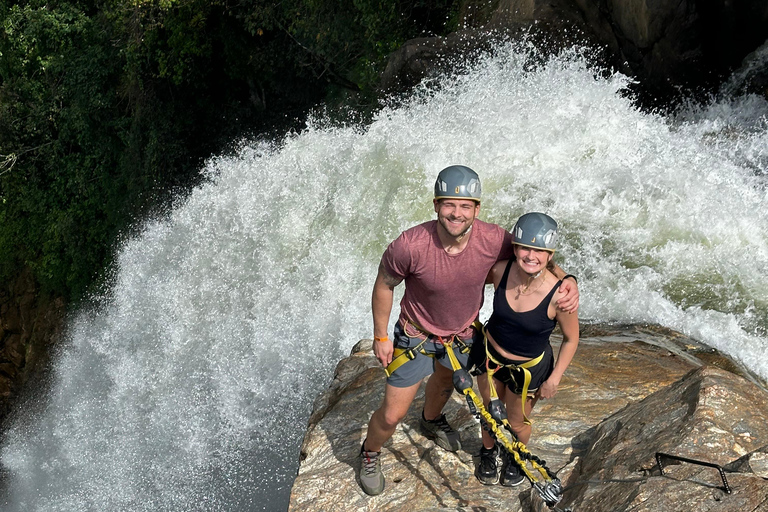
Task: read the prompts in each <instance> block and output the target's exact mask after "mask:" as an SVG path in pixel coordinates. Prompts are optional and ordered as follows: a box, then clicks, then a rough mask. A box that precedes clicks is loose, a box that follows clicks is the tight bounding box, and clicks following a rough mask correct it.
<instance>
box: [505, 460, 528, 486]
mask: <svg viewBox="0 0 768 512" xmlns="http://www.w3.org/2000/svg"><path fill="white" fill-rule="evenodd" d="M504 459H505V462H506V464H504V471H502V472H501V485H503V486H504V487H517V486H518V485H520V484H521V483H523V480H525V477H523V475H522V473H521V472H520V468H519V467H517V463H516V462H515V461H514V460H513V459H512V456H511V455H510V454H508V453H505V457H504Z"/></svg>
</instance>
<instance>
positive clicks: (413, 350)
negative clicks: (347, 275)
mask: <svg viewBox="0 0 768 512" xmlns="http://www.w3.org/2000/svg"><path fill="white" fill-rule="evenodd" d="M409 324H410V325H412V326H413V327H414V328H415V329H417V330H418V331H419V332H421V333H422V334H424V335H425V336H426V337H425V338H424V339H423V340H421V342H419V344H418V345H416V346H415V347H410V348H396V349H395V350H394V351H393V353H392V361H391V362H390V363H389V364H388V365H387V367H386V368H385V369H384V371H385V372H386V374H387V377H389V376H390V375H392V374H393V373H395V370H397V369H398V368H400V367H401V366H403V365H404V364H405V363H407V362H408V361H411V360H413V359H416V357H417V356H418V355H419V354H422V355H425V356H427V357H432V358H434V357H435V354H433V353H431V352H427V351H426V350H425V349H424V344H425V343H426V342H428V341H430V340H435V341H436V342H437V343H441V344H442V345H444V346H448V345H453V344H454V343H455V344H456V346H458V347H459V352H461V353H462V354H466V353H467V352H469V346H468V345H467V344H466V343H464V340H462V339H461V338H460V337H459V336H458V335H456V334H452V335H450V336H447V337H441V336H437V335H435V334H431V333H428V332H427V331H425V330H424V329H422V328H420V327H419V326H418V325H416V323H414V322H412V321H406V322H405V324H404V325H403V332H404V333H405V335H406V336H407V335H408V333H407V332H406V330H407V328H408V325H409ZM472 326H473V327H474V328H475V329H478V330H480V329H482V324H480V322H479V321H476V322H474V323H473V324H472Z"/></svg>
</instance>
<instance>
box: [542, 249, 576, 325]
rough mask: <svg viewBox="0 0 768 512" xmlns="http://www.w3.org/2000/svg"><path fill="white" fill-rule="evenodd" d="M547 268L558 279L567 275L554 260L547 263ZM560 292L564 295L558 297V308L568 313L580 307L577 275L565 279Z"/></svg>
mask: <svg viewBox="0 0 768 512" xmlns="http://www.w3.org/2000/svg"><path fill="white" fill-rule="evenodd" d="M547 269H548V270H549V271H550V272H552V273H553V274H554V275H555V277H557V278H558V279H563V278H564V277H565V276H566V275H567V274H566V273H565V272H564V271H563V269H561V268H560V266H559V265H558V264H557V263H554V262H553V261H552V260H550V261H549V264H547ZM558 293H560V294H561V295H562V297H560V298H559V299H557V309H559V310H560V311H564V312H566V313H574V312H575V311H576V310H577V309H579V286H578V285H577V284H576V278H575V277H573V276H569V277H568V278H567V279H563V283H562V284H561V285H560V289H559V290H558ZM563 294H564V295H563Z"/></svg>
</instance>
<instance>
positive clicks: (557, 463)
mask: <svg viewBox="0 0 768 512" xmlns="http://www.w3.org/2000/svg"><path fill="white" fill-rule="evenodd" d="M582 336H583V338H582V341H581V343H580V346H579V351H578V352H577V354H576V357H575V358H574V361H573V362H572V363H571V366H570V367H569V369H568V371H567V372H566V374H565V377H564V378H563V381H562V382H561V386H560V389H559V391H558V394H557V396H556V397H555V398H554V399H552V400H547V401H544V402H540V403H539V404H538V405H537V407H536V409H535V410H534V415H533V417H532V419H533V436H532V439H531V443H530V444H529V446H528V448H529V449H530V451H531V452H532V453H534V454H535V455H537V456H539V457H541V458H542V459H544V460H545V461H546V462H547V465H548V467H549V468H550V469H552V470H554V471H556V472H558V477H559V478H560V479H561V480H562V482H563V485H564V486H565V488H566V491H565V493H564V498H563V500H562V501H561V502H560V504H559V505H558V507H560V508H565V507H571V508H573V510H574V511H576V512H584V511H595V512H601V511H606V512H607V511H611V512H616V511H624V510H627V511H628V510H632V511H633V512H634V511H640V510H643V511H646V510H647V511H667V510H713V511H714V510H717V511H734V512H735V511H744V510H750V511H755V510H764V511H768V500H766V496H768V483H767V482H766V481H765V480H764V478H765V476H766V460H767V459H768V456H767V455H766V448H765V447H766V445H768V421H766V420H768V392H766V391H765V388H764V387H762V386H763V385H764V383H762V382H759V381H758V380H757V379H755V378H754V377H752V376H750V375H749V374H748V373H746V372H743V371H742V370H741V369H740V368H739V367H738V366H737V365H735V364H734V363H733V362H732V361H730V360H729V359H727V358H724V357H722V356H719V355H718V354H717V353H713V352H712V351H711V350H709V349H707V348H706V347H703V346H701V345H699V344H697V343H696V342H695V341H693V340H691V339H689V338H686V337H684V336H681V335H679V334H677V333H673V332H669V331H664V330H654V329H650V328H639V327H624V328H607V329H603V328H590V327H587V328H585V329H583V332H582ZM553 340H554V341H556V342H555V343H553V345H554V346H555V349H556V350H557V348H558V347H559V345H558V343H557V340H555V338H554V337H553ZM704 360H706V361H707V364H705V363H704ZM722 368H728V369H729V370H731V371H734V372H737V373H741V374H742V376H740V375H736V374H735V373H732V372H731V371H728V370H725V369H722ZM384 380H385V377H384V371H383V369H382V368H381V367H380V365H379V364H378V362H377V361H376V360H375V358H374V356H373V354H372V352H371V342H370V341H367V340H363V341H361V342H360V343H358V344H357V346H356V347H355V348H354V349H353V351H352V354H351V355H350V356H349V357H348V358H346V359H344V360H342V361H341V362H340V363H339V365H338V367H337V370H336V375H335V378H334V380H333V382H332V384H331V386H330V387H329V389H328V390H327V391H326V392H325V393H323V394H322V395H321V396H319V397H318V399H317V400H316V402H315V407H314V412H313V414H312V416H311V418H310V420H309V427H308V430H307V434H306V436H305V438H304V443H303V445H302V449H301V458H302V461H301V465H300V468H299V472H298V475H297V477H296V480H295V482H294V486H293V490H292V494H291V501H290V508H289V510H291V511H300V510H301V511H329V510H333V511H347V510H348V511H359V510H383V511H395V510H396V511H401V510H403V511H404V510H407V511H409V512H415V511H437V510H487V511H491V510H505V511H510V512H514V511H529V510H540V511H545V510H549V509H548V508H547V506H546V505H545V504H544V503H543V501H542V500H541V499H540V498H539V497H538V496H537V495H536V493H532V492H531V487H530V485H528V484H527V483H524V484H523V485H521V486H519V487H517V488H505V487H501V486H485V485H482V484H481V483H480V482H478V481H477V479H476V478H475V477H474V468H475V464H476V454H477V453H478V451H479V449H480V427H479V424H478V422H477V421H476V419H475V417H474V416H473V415H471V414H470V412H469V409H468V408H467V406H466V403H465V402H464V400H463V398H462V397H460V396H459V395H458V394H456V393H454V395H453V397H452V399H451V400H450V401H449V403H448V405H447V406H446V414H447V416H448V419H449V421H450V422H451V423H452V425H453V426H454V428H456V429H457V430H459V431H460V433H461V437H462V444H463V448H462V450H461V451H459V452H458V453H449V452H446V451H444V450H442V449H440V448H439V447H436V446H435V445H434V443H433V442H432V441H429V440H427V439H425V438H424V437H423V436H421V434H419V433H418V419H419V414H420V412H421V407H422V405H423V388H422V390H421V391H420V393H419V394H418V395H417V398H416V400H415V402H414V404H413V406H412V407H411V410H410V411H409V414H408V416H407V417H406V419H405V420H404V421H403V423H402V424H401V425H400V426H399V427H398V429H397V431H396V432H395V435H394V436H393V437H392V439H391V440H390V441H389V442H388V443H387V444H385V446H384V448H383V451H382V457H383V459H382V468H383V471H384V474H385V476H386V480H387V484H386V489H385V490H384V492H383V493H382V494H381V495H379V496H376V497H369V496H367V495H365V494H364V493H363V492H362V490H360V488H359V486H358V484H357V481H356V479H355V476H356V462H357V455H358V453H359V450H360V444H361V443H362V440H363V437H364V436H365V431H366V427H367V423H368V419H369V418H370V415H371V413H372V412H373V411H374V410H375V409H376V408H377V407H378V406H379V403H380V401H381V398H382V396H383V389H384ZM656 452H664V453H669V454H672V455H676V456H681V457H685V458H689V459H696V460H702V461H705V462H709V463H714V464H717V465H720V466H726V469H727V470H728V471H735V472H731V473H725V474H726V477H727V482H728V484H729V485H730V487H731V488H732V490H733V492H732V493H731V494H727V493H725V491H724V490H722V487H723V484H722V482H721V479H720V476H719V472H718V471H717V469H714V468H711V467H704V466H700V465H695V464H689V463H681V462H679V461H675V460H667V459H665V460H664V470H663V474H662V472H661V471H660V470H659V468H658V465H657V464H656V459H655V458H654V456H655V454H656Z"/></svg>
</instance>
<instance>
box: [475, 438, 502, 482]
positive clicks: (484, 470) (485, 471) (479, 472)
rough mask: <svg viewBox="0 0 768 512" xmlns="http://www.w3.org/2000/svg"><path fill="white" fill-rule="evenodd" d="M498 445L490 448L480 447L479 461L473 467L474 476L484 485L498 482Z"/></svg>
mask: <svg viewBox="0 0 768 512" xmlns="http://www.w3.org/2000/svg"><path fill="white" fill-rule="evenodd" d="M498 458H499V447H498V446H495V445H494V447H493V448H491V449H488V448H486V447H485V446H482V447H481V448H480V463H479V464H478V465H477V468H475V476H476V477H477V479H478V480H480V482H482V483H484V484H485V485H496V484H498V483H499V460H498Z"/></svg>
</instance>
